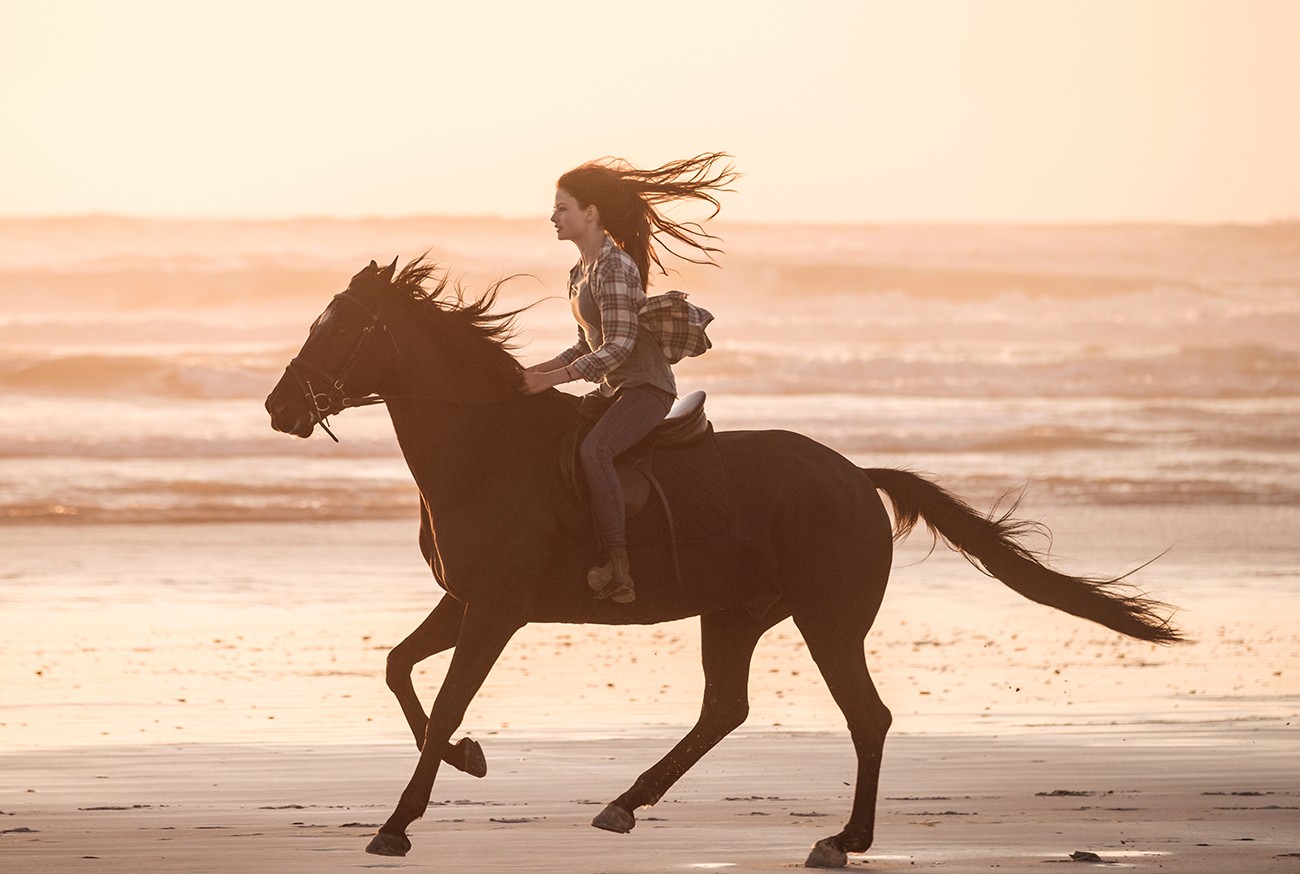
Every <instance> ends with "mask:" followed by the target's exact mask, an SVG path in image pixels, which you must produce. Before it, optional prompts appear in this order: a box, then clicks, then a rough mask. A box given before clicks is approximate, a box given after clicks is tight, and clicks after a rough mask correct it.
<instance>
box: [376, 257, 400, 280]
mask: <svg viewBox="0 0 1300 874" xmlns="http://www.w3.org/2000/svg"><path fill="white" fill-rule="evenodd" d="M370 263H371V264H374V263H375V262H373V261H371V262H370ZM395 272H397V259H396V258H394V259H393V263H392V264H389V265H388V266H387V267H385V268H384V269H383V270H381V271H379V278H380V279H382V280H384V282H392V281H393V274H394V273H395Z"/></svg>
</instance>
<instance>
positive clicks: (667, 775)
mask: <svg viewBox="0 0 1300 874" xmlns="http://www.w3.org/2000/svg"><path fill="white" fill-rule="evenodd" d="M787 615H788V614H786V613H782V612H780V610H779V609H773V610H772V611H770V612H769V614H768V615H767V616H765V617H764V618H763V619H761V620H760V619H755V618H754V617H752V616H750V615H749V613H747V612H745V611H743V610H727V611H723V612H720V613H710V614H707V615H705V616H701V617H700V650H701V654H702V661H703V663H704V704H703V706H702V707H701V709H700V718H699V720H698V721H697V722H696V723H695V727H694V728H692V729H691V730H690V732H689V733H688V734H687V735H686V736H685V737H684V738H682V739H681V741H679V742H678V744H677V746H675V747H673V749H672V751H671V752H669V753H668V755H666V756H664V757H663V758H662V759H660V760H659V761H658V762H656V763H655V764H654V765H653V766H651V767H650V769H649V770H647V771H646V772H645V773H644V774H642V775H641V776H640V777H638V778H637V779H636V782H635V783H633V784H632V788H630V789H628V790H627V791H626V792H624V793H623V794H622V795H620V796H619V797H618V798H617V799H615V800H614V801H613V802H612V803H610V804H609V805H607V806H606V807H605V809H604V810H602V811H601V812H600V814H599V815H598V816H597V817H596V818H595V819H593V820H592V821H591V824H592V825H594V826H595V827H596V828H603V829H606V830H607V831H613V832H621V833H624V834H626V833H627V832H630V831H631V830H632V829H633V827H635V826H636V817H635V816H634V815H633V814H634V811H635V810H636V809H637V808H638V807H642V806H644V805H647V804H654V803H655V802H657V801H658V800H659V799H660V798H662V797H663V794H664V793H665V792H667V791H668V789H669V787H671V786H672V785H673V784H674V783H676V782H677V780H678V779H680V778H681V776H682V775H683V774H685V773H686V772H687V771H688V770H689V769H690V768H691V766H693V765H694V764H695V763H696V762H698V761H699V760H700V759H701V758H703V756H704V754H705V753H707V752H708V751H709V750H711V749H713V747H714V746H716V745H717V744H718V742H719V741H721V740H722V739H723V738H724V737H726V736H727V735H728V734H730V733H731V731H732V730H733V729H735V728H737V727H738V726H739V725H740V724H741V723H743V722H744V721H745V717H747V716H748V715H749V692H748V689H749V663H750V657H751V656H752V655H753V653H754V647H755V646H756V645H757V644H758V639H759V638H760V637H762V636H763V632H765V631H767V630H768V629H769V628H771V627H772V626H773V625H775V624H776V623H778V622H780V621H781V620H782V619H784V618H785V617H786V616H787Z"/></svg>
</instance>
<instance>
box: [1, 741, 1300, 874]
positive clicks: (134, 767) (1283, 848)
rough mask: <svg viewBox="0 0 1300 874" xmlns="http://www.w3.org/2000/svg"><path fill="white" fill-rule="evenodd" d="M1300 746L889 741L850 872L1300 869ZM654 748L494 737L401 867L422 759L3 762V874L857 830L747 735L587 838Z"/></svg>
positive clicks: (798, 843)
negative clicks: (390, 846)
mask: <svg viewBox="0 0 1300 874" xmlns="http://www.w3.org/2000/svg"><path fill="white" fill-rule="evenodd" d="M1293 741H1294V738H1293V735H1292V734H1291V733H1290V732H1289V731H1279V730H1276V729H1263V728H1251V729H1243V728H1237V729H1232V730H1224V729H1210V730H1197V731H1193V732H1188V731H1187V730H1186V729H1182V728H1175V729H1171V728H1156V729H1150V730H1145V731H1141V732H1135V733H1131V734H1128V735H1127V736H1125V737H1123V738H1115V737H1113V736H1107V735H1099V734H1096V733H1089V732H1077V733H1069V734H1065V735H1062V734H1060V733H1054V734H1053V736H1051V737H1047V738H1039V737H1033V738H1029V737H1023V736H1019V737H995V738H973V737H944V736H936V735H929V736H913V737H901V738H895V739H893V740H891V741H890V742H889V745H888V748H887V750H886V765H885V768H884V772H883V778H882V798H881V802H880V807H879V821H878V827H877V841H876V847H875V848H873V850H872V851H870V852H868V853H866V854H863V855H855V856H854V857H852V860H851V867H861V866H869V868H870V869H871V870H873V871H914V870H934V871H945V872H954V874H955V872H974V871H987V870H990V869H995V868H996V869H999V870H1012V871H1016V870H1034V871H1043V870H1045V869H1044V868H1043V865H1044V864H1051V863H1070V854H1071V853H1074V852H1091V853H1095V854H1096V855H1097V856H1098V857H1100V858H1101V859H1104V860H1108V861H1111V862H1113V863H1116V864H1117V865H1122V866H1125V867H1132V868H1135V869H1140V870H1152V871H1154V870H1160V869H1163V870H1176V871H1186V872H1207V874H1208V872H1215V874H1221V872H1224V871H1233V870H1236V871H1250V872H1269V871H1278V872H1282V871H1296V870H1300V855H1297V854H1300V836H1298V835H1297V833H1296V831H1295V829H1294V824H1295V822H1296V817H1297V810H1300V785H1297V783H1296V780H1295V776H1296V771H1295V770H1294V767H1291V768H1285V767H1279V763H1280V762H1284V761H1287V760H1288V759H1289V761H1290V764H1291V765H1292V766H1294V764H1295V755H1296V754H1295V751H1294V743H1293ZM667 745H668V744H667V743H666V742H658V741H655V740H651V739H634V740H627V739H613V738H610V739H603V740H599V741H574V740H544V739H536V738H535V739H529V740H511V739H508V738H500V739H493V740H491V741H490V742H488V743H487V744H486V749H487V753H488V757H489V766H490V768H491V771H490V773H489V775H488V776H487V777H486V778H485V779H484V780H482V781H476V780H474V779H473V778H470V777H467V776H464V775H460V774H455V775H446V774H444V775H443V776H442V777H441V779H440V782H439V784H438V787H437V789H436V790H435V794H434V803H433V804H432V805H431V806H430V808H429V812H428V814H427V816H426V817H425V818H424V819H423V820H422V821H420V822H418V823H416V824H415V825H414V826H413V827H412V829H411V837H412V839H413V842H414V847H413V849H412V852H411V854H410V855H409V856H407V857H406V858H404V859H388V858H381V857H375V856H369V855H366V854H365V853H364V851H363V850H364V847H365V844H366V842H367V841H368V839H369V837H370V835H371V834H372V833H373V832H374V830H375V827H376V826H377V825H378V824H379V823H381V822H382V821H383V819H384V817H385V816H386V815H387V812H388V810H389V805H390V803H391V802H392V801H393V800H395V796H396V792H397V791H398V790H399V788H400V786H401V785H402V783H403V781H404V780H405V777H406V775H407V773H408V772H409V768H410V766H411V765H412V763H413V759H414V755H415V753H414V751H413V749H412V750H408V749H406V748H404V747H401V746H396V745H384V746H361V745H352V744H348V745H338V746H330V745H321V746H315V747H303V746H288V747H285V746H278V745H277V746H272V745H228V744H214V745H192V746H191V745H183V746H136V747H114V748H99V749H95V750H85V751H82V752H80V753H77V754H73V753H69V752H67V751H47V752H33V753H18V754H8V755H4V756H3V757H0V767H2V768H3V772H4V774H5V775H6V779H5V783H6V786H5V788H4V789H3V790H2V791H0V798H2V799H3V801H0V804H2V805H3V807H0V809H3V810H4V811H5V815H4V816H3V817H2V818H0V823H2V824H3V826H4V828H3V830H4V832H5V833H4V834H3V836H0V856H2V857H3V859H4V867H5V870H8V871H22V872H59V874H63V872H67V871H75V870H93V871H113V872H177V871H186V872H190V871H193V872H198V871H214V872H246V871H250V872H251V871H277V872H295V871H303V872H306V871H350V870H376V869H381V870H382V869H390V870H395V869H409V870H417V871H419V870H430V871H431V870H439V871H507V870H508V871H529V872H591V874H598V872H628V874H635V872H662V871H690V870H729V871H778V870H791V869H792V868H796V867H798V865H799V863H801V862H802V861H803V858H804V855H805V854H806V851H807V848H808V847H809V846H810V845H811V844H812V843H813V842H814V841H815V840H817V839H818V838H821V837H824V836H826V835H828V834H831V833H833V832H835V831H837V830H838V828H839V823H840V822H841V819H842V817H843V816H844V815H845V813H846V811H847V808H848V804H849V795H848V793H849V789H848V787H847V786H845V785H844V779H845V778H846V777H847V776H848V774H849V768H850V767H851V761H850V760H851V754H850V750H849V744H848V740H847V738H845V737H839V736H831V735H823V734H792V735H790V734H782V733H779V732H773V731H758V732H742V733H740V734H738V735H736V736H733V737H732V738H730V739H729V740H728V741H727V742H725V743H724V744H723V745H722V746H721V747H720V748H719V749H718V750H716V751H715V752H714V754H713V755H711V756H710V757H709V758H707V759H706V760H705V761H704V762H703V763H701V765H700V766H699V767H697V768H696V769H695V770H694V771H693V772H691V773H690V774H689V775H687V777H686V778H685V779H684V780H683V781H682V783H681V784H680V785H679V787H678V789H676V790H675V791H674V792H673V793H672V794H671V795H670V796H669V797H668V798H666V799H664V800H663V801H661V802H660V803H659V804H658V805H657V806H655V807H653V808H649V809H644V810H642V812H641V816H640V818H639V821H638V826H637V828H636V829H635V830H634V831H633V832H632V833H631V834H630V835H626V836H624V835H616V834H611V833H608V832H602V831H599V830H596V829H593V828H591V827H590V826H589V825H588V822H589V821H590V819H591V817H592V816H594V815H595V813H596V812H597V811H599V810H600V806H601V805H602V804H603V803H604V801H605V800H606V799H608V798H610V797H613V796H614V795H615V794H617V793H618V792H619V791H621V790H622V789H623V788H624V786H625V784H626V783H628V782H629V781H630V780H631V779H632V778H633V777H634V776H635V772H636V771H637V770H639V769H640V768H641V767H642V766H644V765H646V764H648V763H649V762H650V761H651V760H652V759H654V758H655V757H656V756H657V755H659V754H660V752H662V751H663V750H664V749H666V747H667ZM1107 867H1115V865H1108V866H1107ZM1046 870H1052V869H1050V868H1049V869H1046Z"/></svg>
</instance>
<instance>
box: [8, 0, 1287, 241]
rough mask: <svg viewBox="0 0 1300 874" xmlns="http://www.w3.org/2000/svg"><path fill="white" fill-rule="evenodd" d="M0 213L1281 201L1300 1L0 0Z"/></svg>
mask: <svg viewBox="0 0 1300 874" xmlns="http://www.w3.org/2000/svg"><path fill="white" fill-rule="evenodd" d="M0 110H2V111H3V115H4V135H3V136H0V179H2V180H3V182H2V184H0V214H4V215H45V214H68V213H85V212H106V213H120V214H129V215H183V216H201V217H206V216H249V217H281V216H302V215H332V216H340V217H354V216H370V215H405V214H430V213H440V214H473V215H503V216H531V215H543V216H544V215H546V214H547V213H548V211H549V206H550V203H551V198H552V196H553V185H554V180H555V178H556V176H558V175H559V173H560V172H562V171H564V170H566V169H568V168H569V167H571V166H573V165H575V164H578V163H580V162H582V161H583V160H586V159H588V158H592V157H596V156H600V155H610V154H612V155H621V156H624V157H627V158H629V159H631V160H632V161H634V162H637V163H643V164H651V163H659V162H662V161H665V160H668V159H670V158H674V157H681V156H685V155H688V154H692V153H695V152H699V151H704V150H714V149H718V150H725V151H729V152H732V153H733V154H734V155H735V156H736V163H737V166H738V168H739V169H740V170H741V171H742V172H743V173H745V178H744V179H743V180H742V182H741V188H740V192H739V193H738V194H737V195H735V196H732V197H730V198H729V200H728V201H727V204H726V215H728V216H729V217H732V218H736V219H746V220H800V221H823V220H824V221H844V220H847V221H891V220H922V221H924V220H949V221H953V220H955V221H968V220H995V221H1004V220H1012V221H1080V220H1082V221H1093V220H1101V221H1115V220H1178V221H1268V220H1272V219H1284V218H1291V219H1295V218H1300V0H1276V2H1267V0H877V2H873V0H857V2H853V0H842V2H834V0H826V2H818V0H802V2H792V0H781V2H767V0H722V2H709V0H689V2H678V0H668V2H661V0H643V2H637V3H628V2H624V3H609V4H599V3H590V2H583V0H569V2H567V3H551V2H525V0H515V2H497V0H457V2H454V3H452V2H442V0H369V2H364V3H363V2H333V0H316V2H308V0H303V2H284V0H220V2H206V0H102V2H97V0H3V3H2V4H0Z"/></svg>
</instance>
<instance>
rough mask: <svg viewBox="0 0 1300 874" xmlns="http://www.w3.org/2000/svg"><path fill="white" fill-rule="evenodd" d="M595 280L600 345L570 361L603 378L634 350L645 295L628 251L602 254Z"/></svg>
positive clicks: (583, 371) (590, 376)
mask: <svg viewBox="0 0 1300 874" xmlns="http://www.w3.org/2000/svg"><path fill="white" fill-rule="evenodd" d="M619 254H621V253H619ZM595 280H596V281H595V283H594V284H593V287H592V295H593V296H594V297H595V299H596V306H597V307H598V308H599V309H600V332H601V344H600V348H599V349H595V350H593V351H591V352H590V353H588V354H586V355H583V356H582V357H580V358H576V359H574V360H573V361H572V362H570V363H571V364H572V365H573V367H574V369H575V370H577V371H578V372H579V373H581V374H582V375H583V377H584V378H585V379H587V380H588V381H589V382H600V380H601V378H602V377H603V376H604V375H605V374H607V373H609V372H610V371H611V370H613V369H614V368H616V367H618V366H619V365H620V364H622V363H623V362H624V361H626V360H627V357H628V356H629V355H631V354H632V348H633V347H634V346H636V331H637V324H638V316H637V313H638V311H639V310H640V309H641V304H642V303H643V300H642V298H643V297H644V292H643V291H642V290H641V277H640V276H639V275H637V269H636V265H635V264H633V263H632V259H631V258H629V257H627V256H626V255H623V257H618V254H615V255H613V256H612V257H605V258H602V259H601V261H600V264H599V265H597V268H596V275H595Z"/></svg>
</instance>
